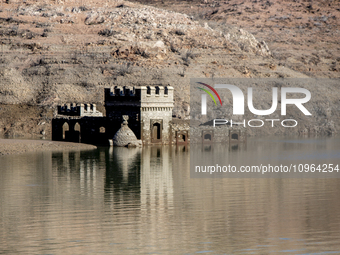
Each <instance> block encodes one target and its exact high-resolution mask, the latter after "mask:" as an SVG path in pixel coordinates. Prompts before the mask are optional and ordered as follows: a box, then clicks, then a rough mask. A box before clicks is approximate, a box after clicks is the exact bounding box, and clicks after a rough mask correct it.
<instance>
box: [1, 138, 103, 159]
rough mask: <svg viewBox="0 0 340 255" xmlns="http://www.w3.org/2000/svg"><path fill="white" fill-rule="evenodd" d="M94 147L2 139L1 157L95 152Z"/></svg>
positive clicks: (78, 144)
mask: <svg viewBox="0 0 340 255" xmlns="http://www.w3.org/2000/svg"><path fill="white" fill-rule="evenodd" d="M96 148H97V147H96V146H94V145H89V144H83V143H69V142H54V141H49V140H19V139H0V156H4V155H12V154H22V153H28V152H41V151H64V150H94V149H96Z"/></svg>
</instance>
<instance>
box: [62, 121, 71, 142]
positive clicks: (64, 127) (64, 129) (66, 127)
mask: <svg viewBox="0 0 340 255" xmlns="http://www.w3.org/2000/svg"><path fill="white" fill-rule="evenodd" d="M69 130H70V127H69V125H68V123H67V122H65V123H64V124H63V140H65V138H66V131H69Z"/></svg>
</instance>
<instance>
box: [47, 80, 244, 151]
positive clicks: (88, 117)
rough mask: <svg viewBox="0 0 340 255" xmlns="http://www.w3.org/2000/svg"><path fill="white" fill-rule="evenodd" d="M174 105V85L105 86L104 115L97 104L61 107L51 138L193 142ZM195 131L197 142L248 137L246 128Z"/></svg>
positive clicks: (159, 142) (98, 141)
mask: <svg viewBox="0 0 340 255" xmlns="http://www.w3.org/2000/svg"><path fill="white" fill-rule="evenodd" d="M173 107H174V89H173V87H171V86H166V87H163V86H155V87H151V86H141V87H137V88H136V87H127V86H124V87H118V86H116V87H114V88H106V89H105V110H106V116H105V117H104V116H103V114H102V113H101V112H98V111H97V109H96V105H95V104H75V103H73V104H66V105H63V106H58V112H57V115H56V117H55V118H54V119H53V120H52V140H56V141H70V142H82V143H89V144H98V145H100V144H102V145H108V144H109V141H110V140H111V139H113V138H114V137H115V143H116V145H118V144H119V145H120V146H125V145H128V144H124V143H122V141H132V140H131V139H130V138H129V139H127V138H126V137H122V134H125V133H126V134H129V135H131V136H132V135H134V136H135V137H134V136H133V137H134V138H133V140H135V139H137V140H138V141H140V143H142V144H143V145H150V144H187V143H188V142H189V141H190V136H189V130H190V126H189V120H182V119H176V118H173V117H172V109H173ZM123 116H124V122H123ZM127 120H128V122H127ZM118 131H119V134H117V135H116V133H117V132H118ZM123 131H125V133H124V132H123ZM192 132H193V133H194V135H195V137H193V139H192V142H195V143H197V142H203V143H210V142H218V141H221V142H229V141H244V139H245V135H244V132H243V131H241V130H240V129H238V130H234V131H233V130H229V128H228V127H224V128H217V129H216V128H215V129H212V128H211V127H207V126H205V127H204V126H203V127H195V128H192ZM120 133H122V134H120ZM115 135H116V136H115ZM111 141H112V140H111ZM112 144H113V141H112ZM134 144H139V143H138V142H134Z"/></svg>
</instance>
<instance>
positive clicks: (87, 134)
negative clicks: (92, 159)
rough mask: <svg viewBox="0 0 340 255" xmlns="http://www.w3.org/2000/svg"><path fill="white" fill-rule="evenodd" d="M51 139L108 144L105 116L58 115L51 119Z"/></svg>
mask: <svg viewBox="0 0 340 255" xmlns="http://www.w3.org/2000/svg"><path fill="white" fill-rule="evenodd" d="M52 130H53V131H52V140H53V141H68V142H78V143H80V142H81V143H88V144H96V145H108V139H109V136H108V132H107V130H108V126H107V120H106V118H105V117H67V116H58V117H57V118H54V119H53V120H52Z"/></svg>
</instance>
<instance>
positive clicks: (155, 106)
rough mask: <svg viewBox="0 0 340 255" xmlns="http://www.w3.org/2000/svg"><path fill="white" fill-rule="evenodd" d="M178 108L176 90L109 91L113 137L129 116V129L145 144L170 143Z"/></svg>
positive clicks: (159, 87) (161, 87)
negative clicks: (172, 122)
mask: <svg viewBox="0 0 340 255" xmlns="http://www.w3.org/2000/svg"><path fill="white" fill-rule="evenodd" d="M173 107H174V98H173V87H171V86H166V87H163V86H155V87H152V86H141V87H137V88H136V87H128V86H124V87H118V86H116V87H114V88H108V89H105V109H106V117H107V121H108V123H109V126H110V127H111V130H110V131H108V132H110V135H112V137H113V135H114V134H115V132H117V130H118V129H119V128H120V124H121V116H123V115H128V116H129V127H130V128H131V129H132V131H133V132H134V133H135V134H136V136H137V138H138V139H142V140H143V143H144V144H166V143H169V142H170V126H169V125H170V122H171V119H172V109H173Z"/></svg>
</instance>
